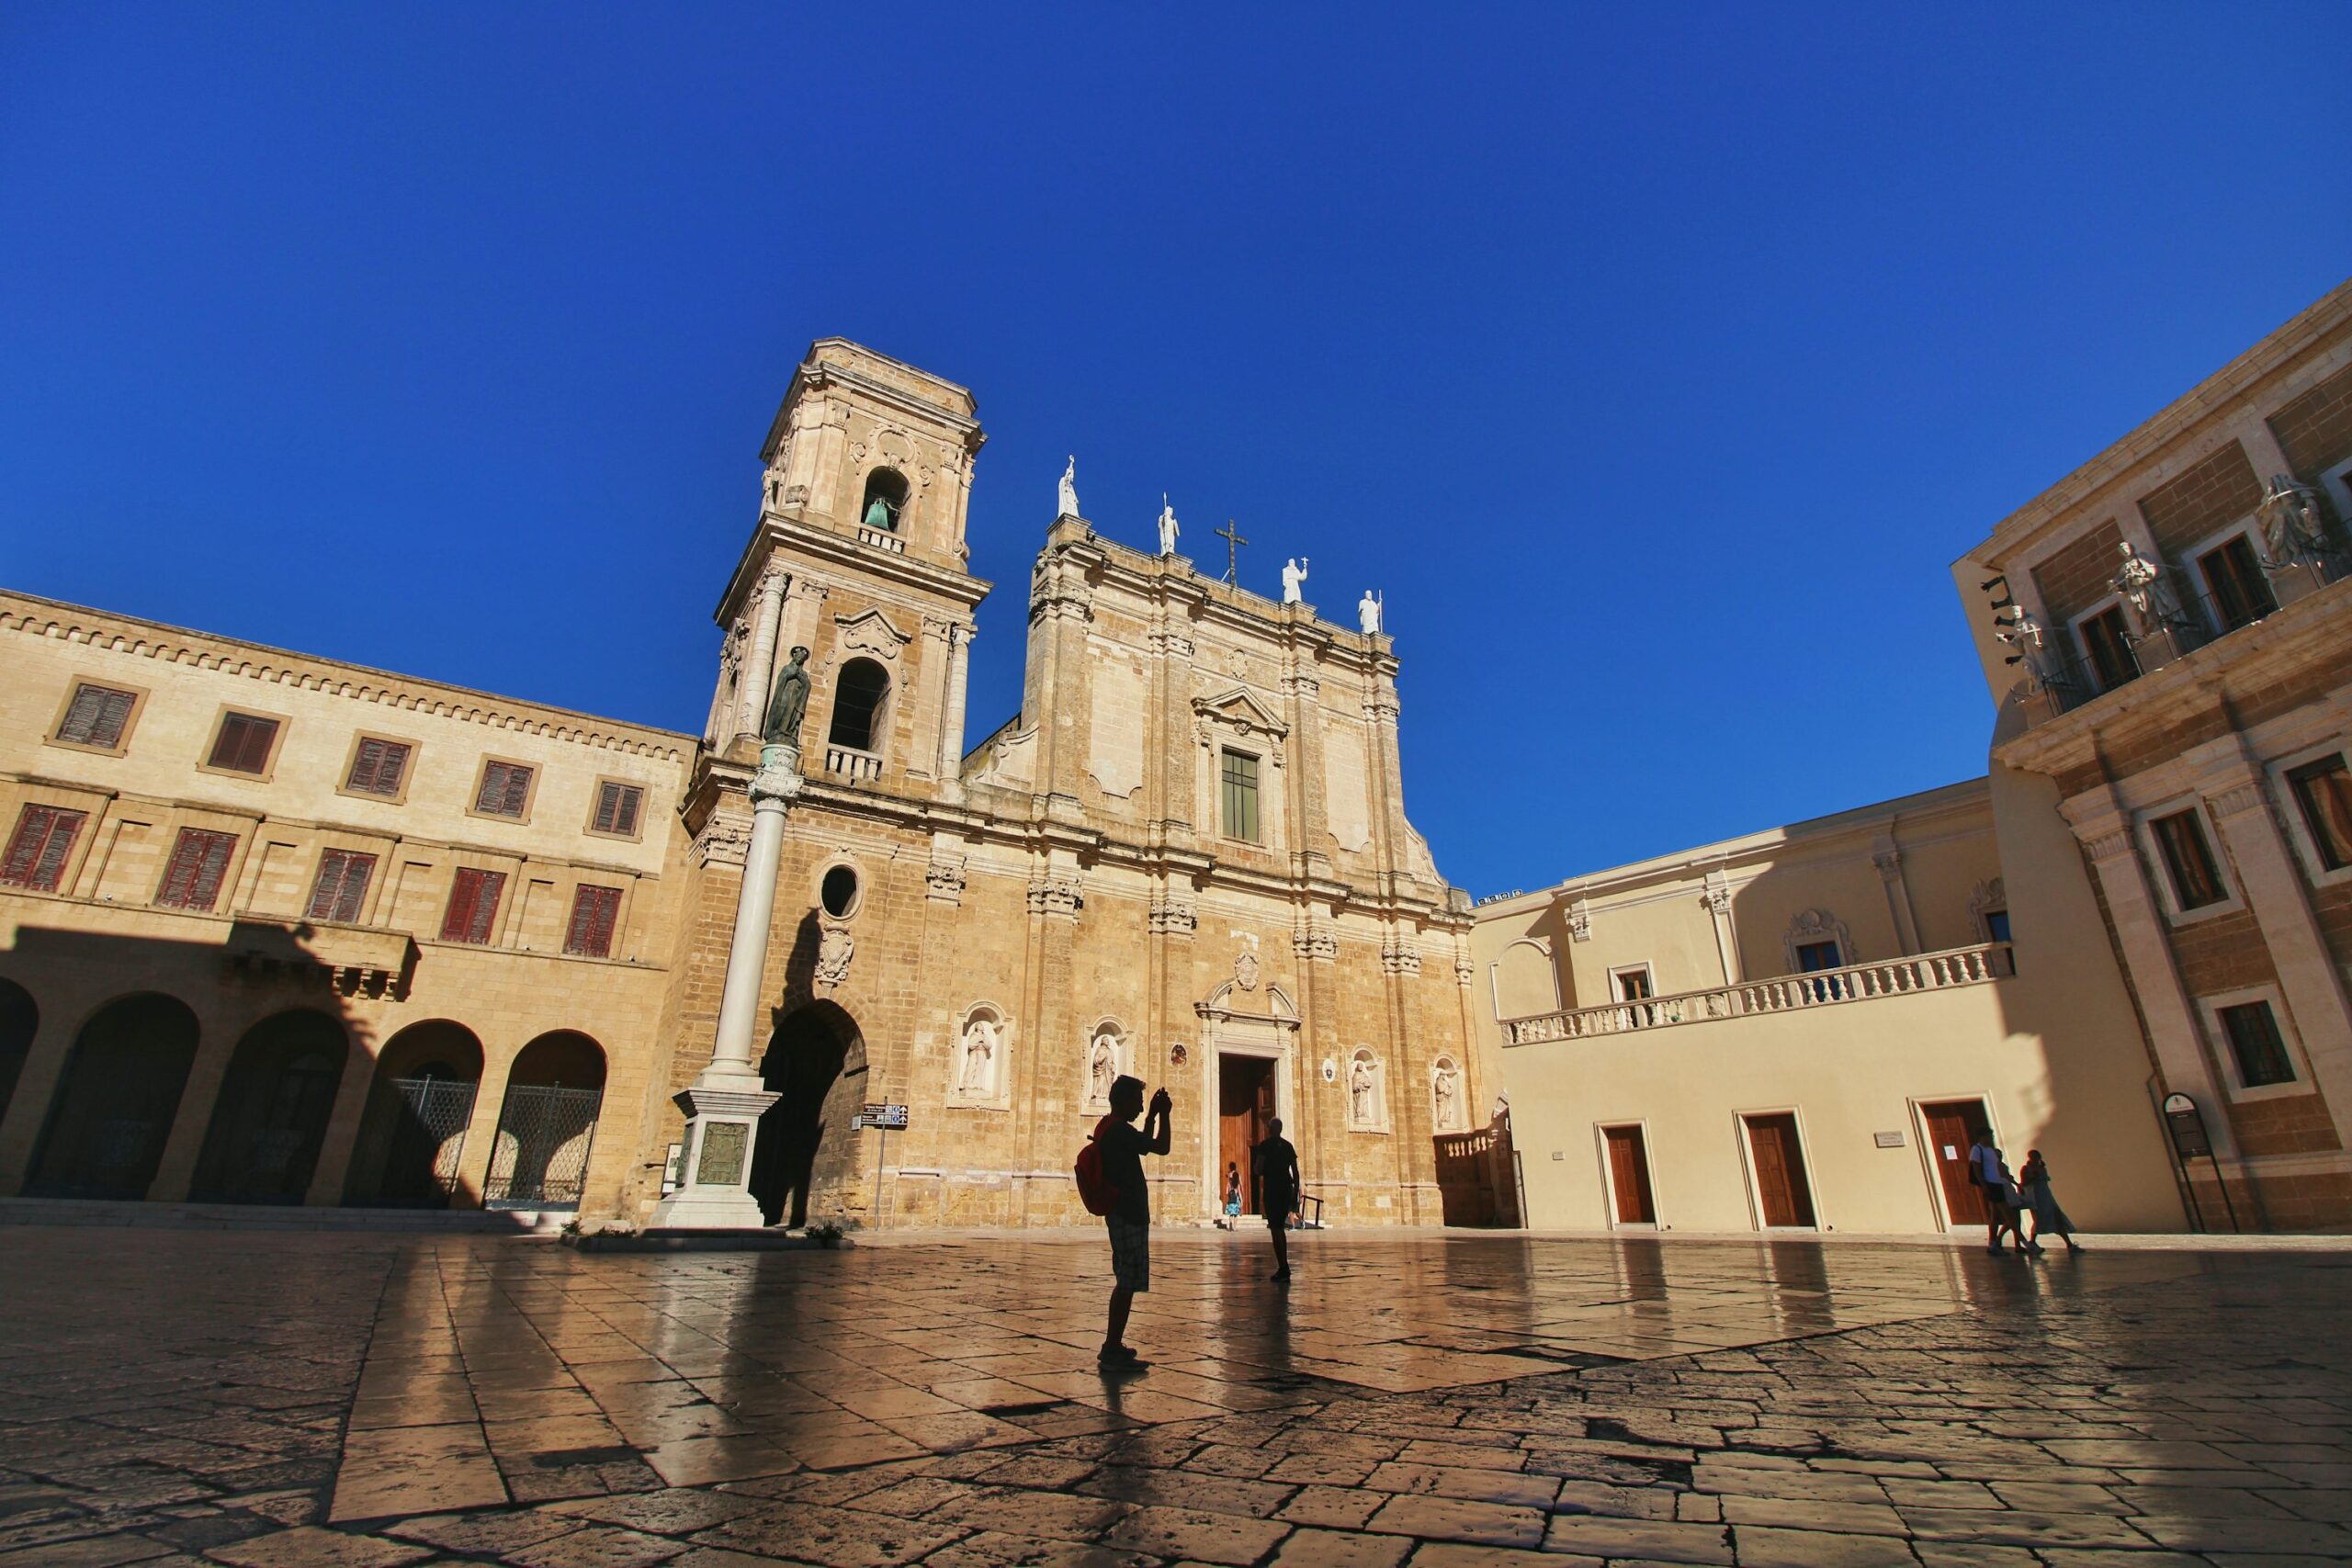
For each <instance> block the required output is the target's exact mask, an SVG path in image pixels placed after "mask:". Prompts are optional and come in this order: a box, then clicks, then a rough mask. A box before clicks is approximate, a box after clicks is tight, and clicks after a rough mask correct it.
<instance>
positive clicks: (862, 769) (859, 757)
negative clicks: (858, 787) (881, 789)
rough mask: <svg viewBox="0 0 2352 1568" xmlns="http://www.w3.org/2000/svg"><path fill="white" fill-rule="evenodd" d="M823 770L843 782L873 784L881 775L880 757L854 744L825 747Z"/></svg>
mask: <svg viewBox="0 0 2352 1568" xmlns="http://www.w3.org/2000/svg"><path fill="white" fill-rule="evenodd" d="M825 772H826V773H827V774H828V775H830V776H831V777H832V778H835V779H839V780H840V781H841V782H842V783H843V784H875V783H878V782H879V781H880V779H881V777H882V759H881V758H879V757H877V756H876V755H875V754H874V753H873V752H871V751H861V750H858V749H857V748H856V747H854V746H834V745H831V744H828V745H827V746H826V748H825Z"/></svg>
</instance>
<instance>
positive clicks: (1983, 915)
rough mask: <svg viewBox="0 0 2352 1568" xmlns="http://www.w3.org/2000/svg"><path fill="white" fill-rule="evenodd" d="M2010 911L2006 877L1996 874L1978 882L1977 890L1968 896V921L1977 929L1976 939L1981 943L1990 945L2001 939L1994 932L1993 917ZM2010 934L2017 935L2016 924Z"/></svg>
mask: <svg viewBox="0 0 2352 1568" xmlns="http://www.w3.org/2000/svg"><path fill="white" fill-rule="evenodd" d="M2008 912H2009V893H2008V888H2007V886H2006V885H2005V879H2003V878H2001V877H1998V876H1996V877H1994V878H1992V879H1991V880H1989V881H1985V882H1980V883H1978V884H1977V885H1976V890H1975V891H1974V892H1973V893H1971V894H1970V895H1969V896H1968V923H1969V925H1970V926H1971V927H1972V928H1973V930H1974V931H1975V932H1976V940H1977V941H1978V942H1981V943H1985V944H1988V945H1989V944H1990V943H1992V942H1996V941H1998V940H1999V939H1998V938H1996V936H1994V934H1993V927H1992V917H1993V916H1994V915H1996V914H2002V915H2006V914H2007V913H2008ZM2010 934H2011V936H2012V937H2014V936H2015V935H2016V931H2015V930H2014V924H2013V926H2012V930H2011V932H2010Z"/></svg>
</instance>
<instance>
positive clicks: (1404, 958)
mask: <svg viewBox="0 0 2352 1568" xmlns="http://www.w3.org/2000/svg"><path fill="white" fill-rule="evenodd" d="M1380 972H1381V973H1382V974H1384V975H1418V974H1419V973H1420V972H1421V954H1420V951H1419V949H1418V948H1416V947H1415V946H1414V945H1413V939H1412V938H1410V937H1408V936H1403V935H1399V934H1398V933H1397V932H1394V931H1391V932H1390V933H1389V934H1388V935H1386V936H1384V937H1382V938H1381V939H1380Z"/></svg>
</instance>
